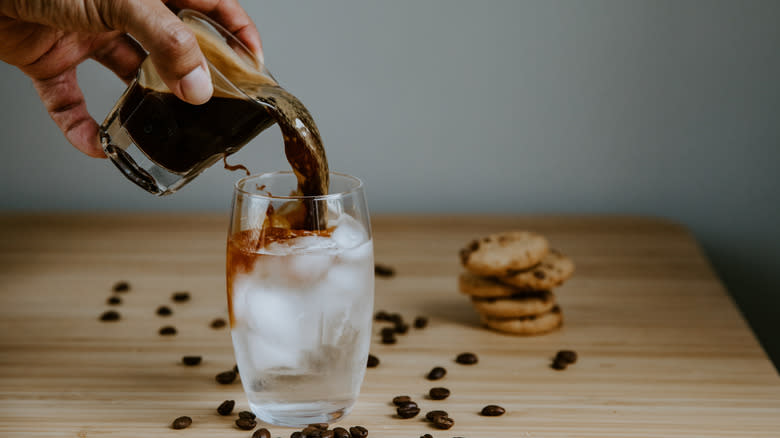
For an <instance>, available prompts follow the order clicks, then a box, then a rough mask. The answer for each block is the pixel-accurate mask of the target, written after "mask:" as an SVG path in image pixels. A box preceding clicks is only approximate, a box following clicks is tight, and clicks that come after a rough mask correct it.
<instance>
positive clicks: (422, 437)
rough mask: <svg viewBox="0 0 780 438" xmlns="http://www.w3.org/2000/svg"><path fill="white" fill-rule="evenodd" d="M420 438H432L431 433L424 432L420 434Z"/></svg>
mask: <svg viewBox="0 0 780 438" xmlns="http://www.w3.org/2000/svg"><path fill="white" fill-rule="evenodd" d="M420 438H433V435H431V434H429V433H426V434H425V435H420Z"/></svg>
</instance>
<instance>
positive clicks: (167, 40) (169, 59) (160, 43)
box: [103, 0, 214, 105]
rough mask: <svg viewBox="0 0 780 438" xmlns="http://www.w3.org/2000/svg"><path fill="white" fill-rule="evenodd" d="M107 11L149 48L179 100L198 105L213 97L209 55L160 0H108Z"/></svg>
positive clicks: (164, 80) (159, 71)
mask: <svg viewBox="0 0 780 438" xmlns="http://www.w3.org/2000/svg"><path fill="white" fill-rule="evenodd" d="M103 4H104V5H106V6H108V10H107V11H105V12H106V13H107V14H108V15H111V16H112V18H113V20H111V21H114V22H115V23H116V24H117V26H116V27H118V28H119V29H120V30H123V31H125V32H127V33H129V34H130V35H132V36H133V37H134V38H135V39H137V40H138V41H139V42H140V43H141V44H142V45H143V46H144V47H145V48H146V49H147V50H148V51H149V57H150V58H151V60H152V63H153V64H154V67H155V69H156V70H157V73H158V74H159V75H160V79H162V80H163V82H164V83H165V85H166V86H168V88H169V89H170V90H171V91H172V92H173V93H174V94H175V95H176V96H178V97H179V98H180V99H182V100H184V101H186V102H189V103H192V104H195V105H199V104H202V103H205V102H206V101H208V100H209V99H210V98H211V95H212V93H213V92H214V86H213V84H212V83H211V75H210V73H209V69H208V65H207V64H206V58H205V57H204V56H203V53H202V52H201V51H200V47H198V42H197V39H196V38H195V35H194V34H193V33H192V31H191V30H190V29H189V28H188V27H187V25H185V24H184V23H183V22H182V21H181V20H179V18H178V17H177V16H176V15H175V14H174V13H173V12H171V11H170V10H169V9H168V8H167V7H166V6H165V5H164V4H163V3H162V2H161V1H160V0H141V1H130V0H125V1H107V2H104V3H103Z"/></svg>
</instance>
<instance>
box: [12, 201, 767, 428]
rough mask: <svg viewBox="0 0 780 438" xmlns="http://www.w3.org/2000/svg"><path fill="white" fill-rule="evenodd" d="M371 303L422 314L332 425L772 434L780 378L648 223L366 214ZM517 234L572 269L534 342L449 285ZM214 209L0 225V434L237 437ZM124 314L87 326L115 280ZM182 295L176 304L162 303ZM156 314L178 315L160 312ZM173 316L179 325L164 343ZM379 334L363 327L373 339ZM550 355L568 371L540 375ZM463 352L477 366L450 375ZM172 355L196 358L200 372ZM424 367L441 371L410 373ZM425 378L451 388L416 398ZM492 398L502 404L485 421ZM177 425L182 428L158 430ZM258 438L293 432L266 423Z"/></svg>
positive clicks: (712, 284)
mask: <svg viewBox="0 0 780 438" xmlns="http://www.w3.org/2000/svg"><path fill="white" fill-rule="evenodd" d="M373 223H374V238H375V248H376V260H377V261H378V262H380V263H384V264H388V265H391V266H393V267H394V268H396V270H397V273H398V275H397V276H396V277H394V278H389V279H384V278H377V282H376V285H377V290H376V308H377V309H384V310H387V311H396V312H401V313H402V314H403V315H404V316H405V317H406V318H407V319H411V318H413V317H415V316H417V315H424V316H427V317H429V318H430V323H429V326H428V327H427V328H425V329H422V330H415V329H412V330H410V333H409V334H407V335H406V336H402V337H400V338H399V342H398V344H396V345H391V346H386V345H381V344H379V342H378V336H374V340H373V341H372V347H371V350H372V353H373V354H375V355H377V356H378V357H379V358H380V360H381V364H380V366H379V367H377V368H374V369H369V370H368V371H367V375H366V379H365V382H364V384H363V389H362V392H361V396H360V399H359V401H358V404H357V405H356V407H355V409H354V411H353V413H352V414H350V415H349V416H348V417H347V418H346V419H344V420H343V421H342V422H341V423H340V424H342V425H346V426H351V425H364V426H365V427H367V428H368V429H369V431H370V433H369V437H412V438H416V437H419V436H421V435H423V434H425V433H430V434H431V435H433V436H434V437H436V438H439V437H468V438H477V437H483V438H489V437H534V438H543V437H724V438H725V437H728V438H735V437H778V436H780V379H778V374H777V372H776V371H775V369H774V368H773V366H772V365H771V363H770V362H769V360H768V359H767V357H766V355H765V354H764V352H763V351H762V349H761V347H760V346H759V344H758V343H757V341H756V338H755V337H754V336H753V334H752V333H751V332H750V330H749V329H748V327H747V324H746V323H745V321H744V320H743V319H742V317H741V316H740V314H739V312H738V311H737V309H736V308H735V306H734V304H733V302H732V301H731V299H730V298H729V296H728V295H727V293H726V291H725V289H724V288H723V286H722V285H721V284H720V283H719V281H718V280H717V279H716V276H715V275H714V273H713V271H712V269H711V267H710V265H709V264H708V262H707V261H706V259H705V257H704V255H703V253H702V252H701V250H700V249H699V247H698V246H697V244H696V243H695V242H694V240H693V238H692V236H691V235H690V234H689V233H688V232H687V231H686V230H685V229H684V228H682V227H680V226H677V225H674V224H671V223H668V222H664V221H660V220H654V219H643V218H625V217H624V218H619V217H482V216H438V217H437V216H381V217H376V218H375V220H374V222H373ZM516 228H525V229H533V230H536V231H539V232H542V233H544V234H546V235H547V236H548V237H549V239H550V240H551V242H552V245H553V246H554V247H555V248H558V249H560V250H562V251H563V252H565V253H567V254H568V255H570V256H571V257H572V258H573V259H574V261H575V263H576V264H577V271H576V273H575V275H574V277H573V278H572V279H571V280H570V281H569V282H567V283H566V284H565V285H563V286H562V287H561V288H559V289H558V290H557V291H556V292H557V295H558V299H559V302H560V304H561V306H562V309H563V313H564V318H565V324H564V326H563V328H562V329H561V330H560V331H557V332H555V333H552V334H549V335H545V336H539V337H513V336H507V335H500V334H497V333H494V332H491V331H488V330H486V329H484V328H482V327H480V325H479V319H478V317H477V315H476V314H475V313H474V311H473V309H472V307H471V305H470V304H469V301H468V299H467V298H466V297H464V296H463V295H461V294H459V293H458V292H457V286H456V285H457V274H458V272H459V271H460V267H459V264H458V258H457V251H458V249H459V248H460V247H461V246H463V245H464V244H465V243H467V242H468V241H469V240H470V239H472V238H475V237H479V236H481V235H484V234H487V233H490V232H495V231H501V230H507V229H516ZM226 229H227V217H225V216H216V215H162V214H154V215H152V214H149V215H135V214H133V215H119V214H115V215H87V214H74V215H43V214H30V215H23V214H17V215H8V214H6V215H4V216H1V217H0V436H2V437H17V436H25V437H29V436H45V437H58V436H64V437H100V436H111V437H132V436H144V437H173V436H177V437H207V436H208V437H249V436H250V435H251V432H247V431H241V430H238V429H237V428H235V426H233V420H234V417H221V416H219V415H217V413H216V410H215V409H216V407H217V406H218V405H219V404H220V402H222V401H223V400H225V399H235V400H236V403H237V406H236V411H237V410H242V409H246V408H247V402H246V398H245V397H244V394H243V392H242V389H241V385H240V384H239V383H235V384H232V385H227V386H226V385H219V384H217V383H216V382H215V380H214V376H215V374H217V373H218V372H220V371H224V370H227V369H230V368H231V367H232V366H233V364H234V360H233V352H232V345H231V342H230V335H229V331H228V329H227V328H225V329H222V330H214V329H212V328H210V327H209V322H210V321H211V320H212V319H213V318H215V317H226V315H227V311H226V310H227V309H226V299H225V284H224V282H225V279H224V278H225V277H224V276H225V274H224V259H225V238H226ZM119 280H126V281H128V282H129V283H130V285H131V290H130V291H129V292H127V293H123V294H118V295H119V296H120V297H121V298H122V300H123V302H122V304H121V305H119V306H116V310H118V311H119V312H120V313H121V316H122V319H121V320H120V321H117V322H113V323H105V322H100V321H99V320H98V317H99V316H100V314H101V313H102V312H104V311H105V310H107V309H109V308H110V306H108V305H106V300H107V299H108V297H109V296H111V295H112V292H111V287H112V285H113V284H114V283H115V282H117V281H119ZM179 290H186V291H189V292H190V293H191V294H192V300H191V301H189V302H186V303H173V302H172V301H171V299H170V296H171V294H172V293H173V292H175V291H179ZM163 304H165V305H169V306H170V307H171V308H172V309H173V315H171V316H169V317H166V318H163V317H160V316H157V315H156V314H155V309H156V308H157V307H158V306H159V305H163ZM167 324H171V325H174V326H176V327H177V328H178V330H179V332H178V334H177V335H176V336H173V337H162V336H159V335H158V334H157V331H158V329H159V328H160V327H161V326H163V325H167ZM379 328H380V327H379V326H378V325H377V324H375V326H374V331H378V330H379ZM562 348H570V349H574V350H576V351H577V352H578V353H579V356H580V358H579V361H578V362H577V363H576V364H575V365H573V366H570V367H569V368H568V369H567V370H565V371H555V370H552V369H550V368H549V363H550V358H551V357H552V356H553V355H554V354H555V352H556V351H557V350H559V349H562ZM464 351H473V352H475V353H477V354H478V355H479V359H480V361H479V363H478V364H477V365H474V366H463V365H458V364H456V363H454V361H453V360H454V358H455V356H456V355H457V354H458V353H461V352H464ZM183 355H202V356H203V363H202V364H201V365H200V366H196V367H185V366H183V365H181V362H180V361H181V357H182V356H183ZM436 365H441V366H444V367H445V368H447V370H448V373H447V376H446V377H445V378H444V379H443V380H440V381H438V382H436V383H435V384H433V383H432V382H429V381H427V380H426V379H425V378H424V376H425V374H426V373H427V372H428V371H429V370H430V369H431V368H432V367H433V366H436ZM431 386H445V387H447V388H449V389H450V390H451V391H452V395H451V396H450V397H449V398H448V399H446V400H442V401H432V400H428V399H426V398H425V397H424V394H426V393H427V392H428V389H429V388H430V387H431ZM400 394H407V395H410V396H412V398H414V399H415V400H417V401H418V403H419V404H420V405H421V408H422V410H423V413H424V412H426V411H428V410H432V409H444V410H446V411H448V412H449V413H450V416H451V417H452V418H454V419H455V426H454V427H453V428H452V429H450V430H448V431H439V430H436V429H433V428H432V427H431V426H430V425H429V424H428V423H426V422H425V421H423V420H422V419H421V416H420V417H418V418H415V419H409V420H401V419H398V418H394V409H393V407H392V406H391V405H390V400H391V399H392V397H393V396H395V395H400ZM487 404H499V405H501V406H503V407H505V408H506V410H507V413H506V414H505V415H504V416H502V417H494V418H489V417H482V416H479V415H478V412H479V410H480V409H481V408H482V407H483V406H484V405H487ZM180 415H188V416H190V417H192V419H193V424H192V426H191V427H190V428H188V429H185V430H173V429H171V427H170V424H171V421H172V420H173V419H174V418H176V417H177V416H180ZM269 429H270V430H271V432H272V436H274V437H277V436H281V437H285V438H286V437H288V436H290V433H291V432H292V430H293V429H288V428H281V427H273V426H271V427H269Z"/></svg>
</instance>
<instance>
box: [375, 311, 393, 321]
mask: <svg viewBox="0 0 780 438" xmlns="http://www.w3.org/2000/svg"><path fill="white" fill-rule="evenodd" d="M389 318H390V314H389V313H387V312H385V311H384V310H380V311H378V312H376V313H375V314H374V320H375V321H389Z"/></svg>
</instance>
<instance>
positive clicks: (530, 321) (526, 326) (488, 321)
mask: <svg viewBox="0 0 780 438" xmlns="http://www.w3.org/2000/svg"><path fill="white" fill-rule="evenodd" d="M482 323H483V324H485V325H486V326H487V327H488V328H491V329H493V330H497V331H500V332H504V333H509V334H513V335H541V334H544V333H549V332H551V331H553V330H555V329H557V328H558V327H560V326H561V325H562V324H563V314H562V313H561V308H560V307H558V306H554V307H553V308H552V309H551V310H550V311H549V312H547V313H543V314H541V315H535V316H524V317H521V318H491V317H489V316H485V315H482Z"/></svg>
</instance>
